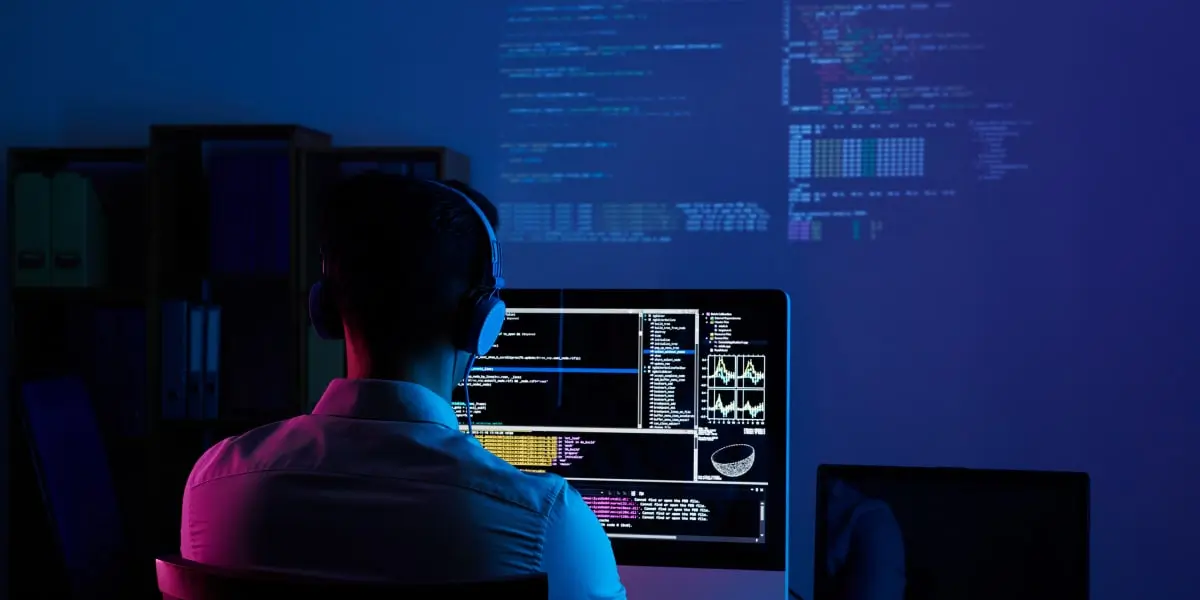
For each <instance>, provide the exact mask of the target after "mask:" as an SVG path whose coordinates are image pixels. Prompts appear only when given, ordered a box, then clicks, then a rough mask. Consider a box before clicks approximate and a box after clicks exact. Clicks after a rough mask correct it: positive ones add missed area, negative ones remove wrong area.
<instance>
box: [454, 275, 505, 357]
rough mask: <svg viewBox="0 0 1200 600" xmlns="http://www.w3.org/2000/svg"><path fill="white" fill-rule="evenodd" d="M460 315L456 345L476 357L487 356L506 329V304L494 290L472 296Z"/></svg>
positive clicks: (467, 298) (465, 298) (464, 304)
mask: <svg viewBox="0 0 1200 600" xmlns="http://www.w3.org/2000/svg"><path fill="white" fill-rule="evenodd" d="M459 311H460V312H459V318H458V321H457V322H458V323H459V325H458V327H457V330H456V331H455V340H454V342H455V344H454V345H455V346H457V347H458V349H459V350H462V351H463V352H467V353H470V354H471V355H473V356H476V357H479V356H483V355H485V354H487V353H488V351H489V350H491V349H492V346H493V345H494V344H495V343H496V340H497V339H498V338H499V337H500V328H501V326H503V325H504V311H505V307H504V301H503V300H501V299H500V296H498V295H497V294H496V292H495V291H494V290H486V291H480V292H475V293H470V294H467V295H466V296H465V297H464V298H463V304H462V308H460V309H459Z"/></svg>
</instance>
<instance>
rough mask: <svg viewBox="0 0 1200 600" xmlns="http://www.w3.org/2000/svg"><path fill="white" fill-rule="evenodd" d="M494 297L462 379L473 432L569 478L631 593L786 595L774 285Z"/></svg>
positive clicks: (778, 309)
mask: <svg viewBox="0 0 1200 600" xmlns="http://www.w3.org/2000/svg"><path fill="white" fill-rule="evenodd" d="M504 299H505V302H506V303H507V305H508V318H507V320H506V322H505V324H504V331H503V333H502V334H501V336H500V339H499V340H498V341H497V343H496V345H495V347H493V349H492V351H491V352H490V353H489V354H487V355H486V356H483V357H481V358H480V359H479V360H478V361H477V362H476V364H475V366H474V367H473V369H472V372H471V374H470V377H469V378H468V381H467V385H468V386H469V391H470V411H471V421H472V425H473V429H474V434H475V436H476V437H477V438H478V440H479V441H480V443H482V445H483V446H484V447H485V448H487V449H489V450H491V451H492V452H493V453H495V454H496V455H498V456H500V457H501V458H504V459H505V460H507V461H508V462H509V463H511V464H513V465H515V466H517V467H519V468H521V469H523V470H526V471H531V472H549V473H556V474H558V475H561V476H562V477H564V478H566V479H567V481H568V482H570V483H571V485H572V486H574V487H575V488H576V489H577V490H579V492H580V493H581V494H582V495H583V497H584V499H585V500H586V501H587V503H588V504H589V505H590V506H591V507H592V509H593V510H594V511H595V513H596V516H597V517H599V519H600V521H601V523H602V524H603V525H604V527H605V528H606V529H607V531H608V534H609V537H610V539H611V540H612V544H613V550H614V553H615V554H616V558H617V562H618V564H619V565H620V569H621V577H622V580H623V581H624V582H625V586H626V589H627V590H628V591H629V595H630V597H631V598H688V599H689V600H700V599H705V598H724V599H727V598H783V597H785V595H786V578H785V576H784V570H785V564H786V556H785V548H786V545H787V512H788V510H787V481H786V478H787V472H788V471H787V460H788V440H787V423H788V419H787V411H788V364H789V362H788V361H789V356H788V350H789V348H788V337H789V330H790V328H789V322H788V314H789V301H788V297H787V295H786V294H784V293H783V292H781V291H761V290H669V291H668V290H510V291H505V292H504ZM456 394H457V395H456V397H455V403H454V404H455V410H456V411H457V412H458V414H459V420H460V423H461V424H462V427H463V429H464V430H465V429H466V418H465V417H466V410H467V407H466V404H465V403H464V402H463V400H464V398H463V395H462V389H461V386H460V389H459V390H458V391H457V392H456ZM680 569H686V571H681V570H680Z"/></svg>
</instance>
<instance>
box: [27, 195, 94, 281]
mask: <svg viewBox="0 0 1200 600" xmlns="http://www.w3.org/2000/svg"><path fill="white" fill-rule="evenodd" d="M13 200H14V207H15V211H14V214H13V217H14V219H15V223H14V226H13V232H14V246H13V247H14V250H15V252H14V255H13V260H14V262H15V263H16V264H15V265H14V266H15V283H16V285H17V286H18V287H43V286H58V287H96V286H100V285H103V284H104V281H105V270H106V257H105V239H104V236H105V227H104V215H103V211H102V210H101V206H100V201H99V199H98V198H97V197H96V192H95V190H94V189H93V188H92V184H91V182H90V181H88V180H87V178H85V177H83V176H82V175H79V174H78V173H57V174H55V175H52V176H50V175H45V174H41V173H22V174H20V175H17V176H16V178H15V179H14V180H13Z"/></svg>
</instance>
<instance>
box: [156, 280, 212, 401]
mask: <svg viewBox="0 0 1200 600" xmlns="http://www.w3.org/2000/svg"><path fill="white" fill-rule="evenodd" d="M220 356H221V307H220V306H215V305H212V304H207V303H200V304H195V303H189V302H185V301H182V300H171V301H168V302H164V303H163V310H162V369H163V373H162V384H163V389H162V417H163V418H164V419H170V420H182V419H193V420H213V419H216V418H217V417H218V414H219V408H220V401H219V393H220V389H221V386H220Z"/></svg>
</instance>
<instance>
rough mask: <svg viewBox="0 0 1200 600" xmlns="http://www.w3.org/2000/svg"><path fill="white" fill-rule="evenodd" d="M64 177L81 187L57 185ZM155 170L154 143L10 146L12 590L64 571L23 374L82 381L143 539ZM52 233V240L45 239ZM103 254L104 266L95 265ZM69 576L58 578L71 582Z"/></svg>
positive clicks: (120, 493)
mask: <svg viewBox="0 0 1200 600" xmlns="http://www.w3.org/2000/svg"><path fill="white" fill-rule="evenodd" d="M60 177H61V178H62V180H63V181H68V180H71V182H72V184H73V185H74V188H75V189H74V190H73V191H72V190H66V189H59V190H56V189H55V188H54V182H55V181H57V180H59V178H60ZM146 178H147V152H146V149H145V148H12V149H9V151H8V165H7V177H6V185H7V189H6V192H7V193H6V195H5V198H6V199H7V201H6V210H7V211H8V212H7V215H8V223H9V231H8V232H7V233H8V243H9V251H10V253H9V256H10V257H11V260H10V264H9V265H8V266H7V268H6V269H5V274H6V277H7V282H8V284H9V289H10V293H11V298H10V301H11V304H10V306H11V311H10V318H11V319H12V320H11V322H9V323H8V326H7V327H6V329H5V334H6V335H8V336H9V348H10V349H11V351H12V357H13V359H12V364H11V368H12V370H11V377H10V380H9V382H8V384H9V386H10V389H9V390H8V392H9V398H11V399H12V404H11V406H10V410H11V412H10V415H9V417H10V419H9V436H10V442H11V445H10V452H11V453H12V454H11V455H10V458H11V460H10V465H12V473H11V475H12V480H11V483H10V485H11V489H12V490H13V494H11V495H10V496H11V498H10V502H11V504H10V511H11V514H13V515H20V517H19V518H14V519H13V520H12V522H11V536H10V538H11V539H13V540H14V541H15V542H16V543H15V544H14V546H16V547H20V548H21V551H20V552H14V553H11V559H12V565H11V568H10V571H9V572H10V577H11V578H12V579H11V580H12V585H14V586H16V588H14V589H17V588H20V587H21V586H20V584H21V583H28V584H30V585H34V584H35V579H34V578H36V585H39V586H42V585H44V584H45V582H46V581H50V579H46V578H47V577H49V573H45V572H43V571H40V569H44V568H45V567H46V566H47V565H49V566H51V568H54V565H57V564H58V559H57V557H58V556H59V553H61V552H62V549H61V548H60V547H58V546H57V545H56V543H55V540H56V539H57V538H56V536H55V533H54V532H55V524H54V522H53V519H52V518H51V517H50V515H49V514H48V513H47V512H46V507H45V505H44V499H43V495H42V494H44V493H45V489H44V488H43V487H42V485H41V482H40V479H39V475H38V472H37V470H36V468H37V462H36V456H35V455H33V454H31V452H30V450H29V447H28V443H29V437H28V435H29V434H28V432H27V431H26V429H25V425H26V420H25V419H24V417H23V407H22V402H21V400H20V393H21V387H22V385H23V384H25V383H28V382H31V381H34V380H40V379H50V378H59V377H75V378H78V379H79V380H80V381H82V382H83V384H84V386H85V388H86V389H87V392H88V397H89V399H90V401H91V403H92V410H93V411H94V413H95V415H96V419H97V424H98V426H99V429H100V432H101V435H102V438H103V443H104V444H105V446H106V447H105V448H103V449H102V450H103V451H105V452H107V453H108V456H109V457H110V460H109V464H110V468H111V473H112V478H113V481H112V485H113V488H114V492H115V493H116V496H117V498H118V499H119V502H120V505H121V506H122V507H124V508H126V509H128V510H126V511H123V512H124V514H123V515H122V517H123V521H124V523H125V525H126V532H127V534H128V535H129V537H130V538H131V539H130V541H131V542H132V543H133V544H137V542H138V541H139V540H140V538H141V534H142V531H141V530H139V529H138V527H137V525H138V522H137V521H136V519H134V518H132V517H133V514H134V513H135V512H136V511H137V510H138V508H139V507H140V506H142V505H143V504H142V503H141V502H140V499H141V498H142V491H143V489H144V488H143V487H142V485H141V483H140V482H141V481H143V480H144V477H145V469H144V468H145V461H144V460H143V458H144V456H145V451H146V437H145V432H146V425H147V414H146V411H145V399H146V397H145V395H144V390H145V388H144V385H143V384H144V379H145V377H144V373H145V367H146V364H145V363H146V354H145V344H144V342H145V339H144V337H143V336H140V335H138V333H137V332H138V331H139V330H144V329H145V324H146V322H145V309H146V306H147V305H148V303H149V301H150V300H149V298H150V297H149V293H150V288H149V286H148V283H147V273H148V270H147V267H148V264H149V263H148V259H147V249H148V243H149V235H148V221H147V217H148V210H147V196H146V180H147V179H146ZM81 182H84V183H85V185H84V186H83V188H80V187H79V185H78V184H80V183H81ZM47 186H49V187H47ZM47 190H49V191H47ZM56 191H57V192H61V193H58V194H56V193H55V192H56ZM68 191H70V192H71V193H70V194H68V193H67V192H68ZM67 196H70V199H67V198H66V197H67ZM76 201H80V202H82V205H81V204H79V203H76ZM80 209H84V210H80ZM81 215H89V216H88V218H86V219H80V218H78V217H80V216H81ZM47 219H51V220H52V223H51V225H49V226H47V225H46V223H45V221H46V220H47ZM55 222H59V223H60V224H61V225H62V227H61V228H57V229H56V228H55V227H56V226H55V225H54V223H55ZM47 230H49V231H51V232H52V233H53V236H52V237H53V238H54V239H53V240H46V239H45V234H46V231H47ZM84 237H87V238H88V239H86V240H85V239H84ZM91 242H94V243H91ZM35 251H36V252H35ZM78 251H82V252H78ZM76 254H82V256H77V255H76ZM93 261H95V262H94V264H96V265H97V266H98V267H100V268H97V269H95V270H93V269H92V268H91V267H92V264H93ZM85 271H86V273H85ZM60 275H62V276H60ZM118 358H119V359H120V360H119V361H116V359H118ZM98 450H100V449H98ZM64 575H65V574H64ZM27 578H28V579H29V580H28V581H25V579H27ZM66 579H67V578H66V577H65V576H64V577H58V578H54V580H55V581H57V582H59V584H61V585H64V586H65V585H66V583H65V582H66Z"/></svg>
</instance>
